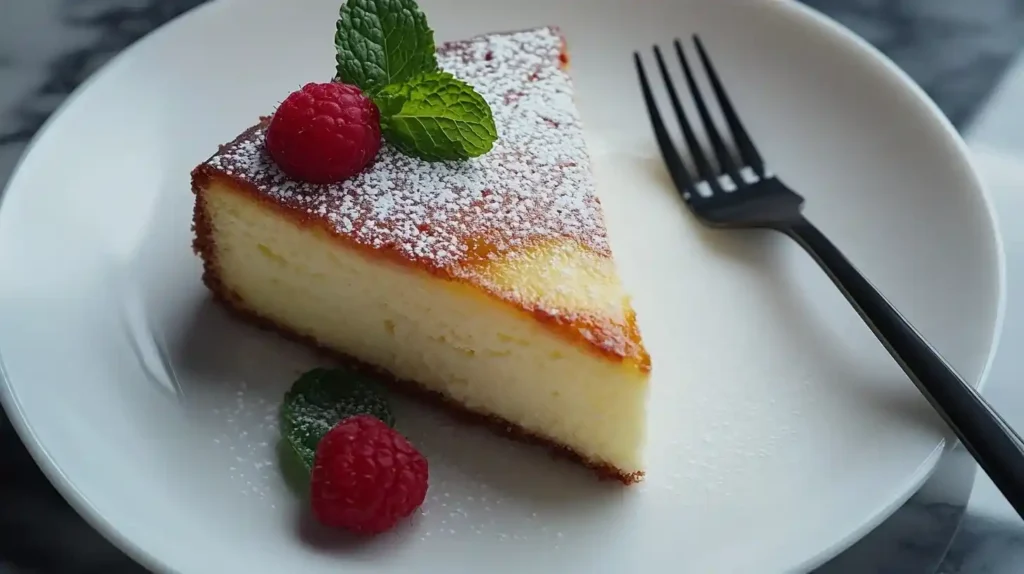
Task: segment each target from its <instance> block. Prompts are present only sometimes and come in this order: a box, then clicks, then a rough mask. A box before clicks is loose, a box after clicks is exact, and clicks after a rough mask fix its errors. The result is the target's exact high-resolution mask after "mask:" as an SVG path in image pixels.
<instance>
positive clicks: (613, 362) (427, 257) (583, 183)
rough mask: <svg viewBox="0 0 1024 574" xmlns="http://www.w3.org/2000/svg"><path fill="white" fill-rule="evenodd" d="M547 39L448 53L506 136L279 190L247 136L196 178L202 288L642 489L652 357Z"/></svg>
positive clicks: (557, 45)
mask: <svg viewBox="0 0 1024 574" xmlns="http://www.w3.org/2000/svg"><path fill="white" fill-rule="evenodd" d="M567 61H568V58H567V56H566V52H565V49H564V41H563V38H562V36H561V34H560V33H559V32H558V30H556V29H554V28H541V29H536V30H530V31H524V32H516V33H508V34H492V35H488V36H483V37H479V38H475V39H472V40H468V41H462V42H454V43H448V44H445V45H443V46H441V47H440V48H439V49H438V65H439V66H440V68H441V69H443V70H445V71H447V72H450V73H451V74H453V75H454V76H456V77H457V78H459V79H461V80H463V81H465V82H467V83H469V84H472V85H473V86H474V87H475V88H476V90H477V91H478V92H479V93H480V95H482V96H483V98H484V99H486V101H487V103H488V104H490V107H491V109H492V110H493V117H494V123H495V126H496V128H497V133H498V139H497V140H496V141H495V142H494V146H493V149H491V151H490V152H489V153H486V154H484V155H481V156H480V157H474V158H472V159H468V160H466V161H449V162H428V161H423V160H420V159H416V158H414V157H410V156H407V155H403V154H402V153H400V152H399V151H398V150H396V149H395V148H394V147H392V146H391V145H389V144H386V143H385V144H384V145H383V147H381V149H380V152H379V155H378V156H377V158H376V160H375V162H374V163H373V164H372V165H370V166H369V167H368V168H366V169H365V170H364V171H363V172H362V173H360V174H358V175H356V176H355V177H353V178H351V179H348V180H345V181H342V182H340V183H337V184H327V185H323V184H321V185H316V184H308V183H303V182H299V181H296V180H294V179H291V178H289V177H287V176H286V175H285V174H284V173H283V172H282V171H281V170H280V169H279V168H278V167H277V166H276V164H275V163H274V161H273V160H272V159H271V158H270V157H269V156H268V154H267V152H266V150H265V147H264V134H265V132H266V125H267V123H266V122H265V121H264V122H261V123H260V124H258V125H256V126H254V127H252V128H250V129H248V130H246V131H245V132H243V133H242V134H241V135H240V136H238V137H237V138H236V139H235V140H234V141H232V142H230V143H228V144H227V145H225V146H222V148H221V149H220V151H219V152H218V153H217V154H216V155H214V156H213V157H212V158H210V159H209V160H208V161H206V162H205V163H203V164H201V165H200V166H198V167H197V168H196V169H195V170H194V172H193V174H192V186H193V191H194V192H195V194H196V203H195V214H194V227H195V234H196V237H195V245H194V247H195V250H196V252H197V253H198V254H199V256H200V257H201V258H202V260H203V266H204V273H203V281H204V282H205V284H206V285H207V286H208V287H209V289H210V290H211V291H212V292H213V294H214V295H215V296H216V297H217V298H218V299H219V300H220V301H222V302H224V303H225V304H227V305H228V306H229V307H231V308H233V309H234V310H236V311H238V312H240V313H241V314H242V315H243V316H245V317H248V318H250V319H253V320H255V321H257V322H259V323H261V324H263V325H269V326H272V327H274V328H276V329H277V330H279V331H281V332H283V333H285V334H287V335H289V336H292V337H294V338H297V339H300V340H302V341H306V342H308V343H309V344H311V345H315V346H317V347H320V348H323V349H327V350H330V351H333V352H335V353H336V354H338V355H340V356H342V357H345V358H348V359H350V360H353V361H355V362H357V363H358V364H361V365H367V366H372V367H374V368H376V369H378V370H380V371H383V372H384V373H386V374H387V375H389V377H388V378H390V379H393V380H392V383H393V386H394V388H395V389H399V390H404V391H408V392H411V393H414V394H418V395H419V396H422V397H425V398H430V399H436V400H439V402H440V403H442V404H444V405H446V406H448V407H451V408H453V409H455V410H457V411H460V412H462V413H464V414H470V415H474V416H473V417H471V418H475V419H477V420H480V421H489V422H492V423H494V424H493V425H492V426H493V428H494V429H496V430H498V431H500V432H503V433H506V434H509V435H511V436H515V437H518V438H523V439H529V440H534V441H539V442H542V443H545V444H548V445H550V446H553V447H556V448H557V449H558V450H560V451H563V452H566V453H568V454H571V455H572V456H573V457H574V458H576V459H578V460H579V461H581V462H583V463H584V464H586V465H588V466H590V467H592V468H594V469H595V470H597V471H599V472H600V473H602V474H604V475H610V476H613V477H616V478H618V479H620V480H621V481H622V482H624V483H627V484H628V483H633V482H635V481H637V480H639V479H640V478H641V477H642V476H643V472H644V466H643V458H642V453H643V447H644V437H645V427H646V398H647V386H648V376H649V372H650V360H649V358H648V355H647V352H646V350H645V349H644V346H643V344H642V342H641V338H640V333H639V330H638V328H637V324H636V320H635V315H634V312H633V309H632V307H631V306H630V302H629V298H628V296H627V294H626V293H625V291H624V290H623V287H622V284H621V282H620V280H619V278H618V275H617V273H616V269H615V265H614V261H613V258H612V253H611V250H610V248H609V244H608V239H607V234H606V230H605V224H604V220H603V215H602V212H601V205H600V203H599V201H598V199H597V197H596V196H595V192H594V181H593V176H592V173H591V167H590V159H589V157H588V154H587V151H586V144H585V142H584V138H583V130H582V127H581V123H580V117H579V114H578V112H577V110H576V107H575V103H574V101H573V88H572V83H571V80H570V77H569V75H568V73H567V72H566V69H565V68H566V64H567Z"/></svg>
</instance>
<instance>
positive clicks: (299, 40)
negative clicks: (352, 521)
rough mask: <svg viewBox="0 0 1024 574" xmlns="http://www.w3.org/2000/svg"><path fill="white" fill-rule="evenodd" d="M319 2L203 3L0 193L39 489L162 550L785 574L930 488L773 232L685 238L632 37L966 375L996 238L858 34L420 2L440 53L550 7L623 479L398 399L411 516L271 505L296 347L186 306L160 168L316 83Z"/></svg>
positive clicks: (973, 195)
mask: <svg viewBox="0 0 1024 574" xmlns="http://www.w3.org/2000/svg"><path fill="white" fill-rule="evenodd" d="M338 4H339V0H305V1H298V0H293V1H283V0H248V1H240V0H239V1H234V0H221V1H218V2H213V3H211V4H209V5H207V6H204V7H203V8H201V9H198V10H196V11H194V12H192V13H190V14H188V15H187V16H185V17H183V18H181V19H179V20H177V21H176V22H174V23H172V24H170V25H168V26H166V27H165V28H163V29H162V30H160V31H159V32H157V33H155V34H153V35H151V36H149V37H148V38H146V39H145V40H143V41H142V42H140V43H139V44H138V45H137V46H135V47H134V48H132V49H131V50H128V51H127V52H126V53H124V54H123V55H122V56H121V57H119V58H118V59H117V60H116V61H115V62H114V63H112V64H111V65H109V66H108V67H107V68H106V69H105V70H103V72H102V73H100V74H98V75H97V76H96V78H95V79H94V80H93V81H91V82H89V84H88V85H87V86H86V87H84V88H83V89H81V90H80V91H79V92H77V94H76V95H75V96H74V97H73V98H72V99H71V100H70V101H69V103H68V104H67V105H66V106H64V108H63V109H62V110H61V112H60V113H59V114H57V115H56V116H55V117H54V119H53V120H52V121H51V122H49V124H48V125H47V127H46V129H44V130H43V132H42V133H41V134H40V136H39V137H38V138H37V139H36V141H35V143H34V145H33V146H32V148H31V150H30V152H29V153H28V155H27V156H26V157H25V159H24V161H23V162H22V163H21V165H20V167H19V169H18V171H17V173H16V175H15V176H14V178H13V179H12V181H11V183H10V186H9V188H8V190H7V192H6V196H5V197H4V203H3V209H2V211H0V277H3V281H2V282H0V294H2V296H0V352H2V357H3V367H4V377H3V385H0V388H2V389H3V393H2V397H3V403H4V406H5V407H6V409H7V411H8V412H9V413H10V416H11V418H12V420H13V421H14V423H15V425H16V426H17V428H18V430H19V432H20V433H21V436H22V437H23V438H24V440H25V442H26V443H27V444H28V446H29V448H30V449H31V450H32V452H33V453H34V455H35V456H36V458H37V460H38V461H39V462H40V464H41V465H42V467H43V469H44V470H45V471H46V472H47V474H48V475H49V477H50V478H51V480H53V482H54V483H55V484H56V485H57V487H58V488H59V489H60V490H61V492H63V493H64V495H65V496H66V497H67V498H68V499H69V500H70V501H71V502H72V503H73V504H74V505H75V507H76V508H77V509H78V510H79V511H80V512H82V513H83V514H84V515H85V516H86V517H87V518H88V519H89V520H91V521H92V523H93V524H95V525H96V526H97V527H98V528H99V529H100V530H101V531H102V532H103V533H105V534H106V535H107V536H108V537H110V538H111V539H113V540H114V541H115V542H116V543H117V544H119V545H120V546H121V547H123V548H124V549H125V550H127V551H128V552H130V553H131V554H132V555H133V556H135V557H136V558H138V559H140V560H141V561H143V562H144V563H145V564H147V565H148V566H150V567H152V568H154V569H158V570H170V571H179V572H184V573H198V572H307V573H315V572H332V573H337V572H344V573H356V572H399V571H441V570H442V569H443V570H446V571H451V572H468V571H478V570H484V569H486V570H488V571H494V572H497V571H501V572H520V571H529V570H544V571H558V569H561V568H564V569H566V570H569V571H584V570H583V569H585V571H588V572H624V571H627V570H629V569H633V568H646V569H654V570H666V569H675V570H676V571H682V572H695V573H706V572H716V573H725V572H756V573H766V572H780V571H791V570H802V569H807V568H810V567H812V566H814V565H816V564H819V563H820V562H822V561H823V560H825V559H827V558H828V557H829V556H831V555H833V554H834V553H836V552H838V551H839V550H841V549H842V548H844V547H845V546H847V545H848V544H850V543H851V542H853V541H854V540H855V539H856V538H857V537H859V536H860V535H862V534H863V533H865V532H866V531H867V530H868V529H869V528H871V527H872V526H873V525H874V524H876V523H877V522H879V521H880V520H882V519H883V518H884V517H885V516H887V515H888V513H890V512H891V511H892V510H893V509H894V508H895V507H897V506H898V505H899V504H900V503H901V502H902V501H903V500H905V499H906V498H907V497H908V496H909V495H910V494H911V493H912V492H913V491H914V489H915V487H917V486H918V485H919V484H920V483H921V482H922V481H923V480H924V479H925V478H926V476H927V475H928V474H929V472H930V470H931V469H932V467H933V465H934V464H935V462H936V459H937V458H938V456H939V455H940V454H941V451H942V449H943V445H944V444H945V438H944V437H945V433H944V430H943V427H942V425H941V424H940V423H939V422H938V419H937V418H936V417H934V416H932V414H931V413H930V411H929V408H928V407H927V406H926V404H925V403H924V401H923V400H922V399H921V398H920V397H919V396H918V393H917V391H916V390H915V389H914V387H913V386H912V385H911V384H910V383H909V382H908V381H907V380H906V378H905V377H904V376H903V375H902V373H901V372H900V371H899V370H898V369H897V367H896V366H895V364H894V363H893V361H892V360H890V358H889V357H888V356H887V355H886V353H885V352H884V351H883V350H882V348H881V346H880V345H879V344H878V343H877V342H876V341H875V340H874V339H873V337H872V336H871V335H870V334H869V332H868V330H867V329H866V328H865V327H864V325H862V324H861V322H860V320H859V319H858V318H857V316H856V315H855V314H854V312H853V311H852V310H851V309H850V308H849V306H848V305H847V304H846V303H845V301H844V300H843V299H842V298H841V297H840V295H839V293H838V292H837V291H836V290H835V289H834V287H833V286H832V285H831V284H830V283H829V282H828V280H827V279H826V278H825V276H824V274H822V273H821V272H820V271H819V270H818V269H817V268H816V267H815V266H814V264H813V263H812V262H811V260H810V259H809V258H808V257H806V256H805V255H804V254H803V253H801V252H800V251H799V250H798V248H797V247H796V246H795V245H793V244H792V243H791V242H789V241H788V240H786V239H784V238H782V237H777V236H771V235H768V234H763V233H728V232H712V231H707V230H704V229H702V228H700V227H699V226H698V225H697V224H696V223H695V222H694V221H693V220H692V219H691V218H690V217H689V216H688V215H687V214H686V212H685V210H684V208H683V206H682V205H681V203H680V201H679V199H678V198H677V195H676V193H675V192H674V191H673V190H672V189H671V187H670V185H669V183H668V180H667V177H666V174H665V172H664V169H663V168H662V166H661V161H660V159H659V156H658V154H657V151H656V149H655V147H654V145H653V139H652V137H651V133H650V128H649V125H648V123H647V119H646V117H645V112H644V110H643V107H642V104H641V99H640V97H639V92H638V90H637V87H636V83H635V80H634V73H633V69H632V62H631V51H632V50H633V49H645V50H646V49H648V48H649V47H650V45H651V44H652V43H653V42H669V41H671V39H672V38H673V37H675V36H680V37H685V36H686V35H688V34H689V33H692V32H700V33H701V34H702V36H703V38H704V39H705V41H706V43H707V45H708V46H709V48H710V50H711V53H712V55H713V57H714V58H715V60H716V61H717V63H718V66H719V68H720V72H721V74H722V76H723V77H724V79H725V80H726V82H727V85H728V86H729V87H730V88H731V91H732V93H733V94H734V100H735V103H736V104H737V105H738V107H739V109H740V110H741V112H742V114H743V116H744V117H745V118H746V121H747V125H748V127H749V128H750V130H751V131H752V132H753V134H754V136H755V140H756V141H757V142H758V143H759V144H760V146H761V147H762V149H763V152H764V155H766V156H767V159H768V161H769V162H770V163H771V164H772V165H773V166H774V167H775V169H776V170H777V171H778V172H779V173H781V174H782V175H783V176H784V177H785V179H786V180H787V181H788V182H789V183H790V184H791V185H792V186H793V187H795V188H796V189H798V190H800V191H801V192H802V193H804V194H805V195H806V196H807V198H808V214H809V216H810V217H811V218H812V219H813V220H814V221H815V222H817V223H818V224H819V226H820V227H821V228H823V229H824V230H825V232H826V233H828V234H829V235H830V236H831V237H832V238H833V239H834V241H835V242H836V243H837V244H838V245H840V246H841V248H842V249H844V250H845V251H846V252H847V254H848V255H849V257H851V258H852V259H853V260H854V261H855V262H856V263H857V264H858V265H859V266H860V267H861V268H862V270H863V271H864V272H865V273H866V274H867V275H868V276H869V277H870V278H871V279H872V280H873V281H874V282H875V283H876V284H877V285H878V286H879V287H880V288H881V289H882V290H883V291H884V292H885V293H886V294H887V295H888V296H889V297H890V298H891V299H892V300H893V301H894V302H895V303H896V304H897V306H898V307H899V308H901V309H902V310H903V311H904V313H905V314H906V315H907V316H908V317H909V318H910V319H911V320H912V321H913V322H914V323H916V324H917V325H918V326H919V328H920V329H921V330H922V331H923V332H924V333H925V334H926V336H927V337H929V338H930V339H931V341H932V342H933V343H934V345H935V346H936V347H937V348H938V349H939V350H940V351H941V352H943V353H944V354H945V355H946V357H948V359H949V360H950V361H951V362H952V364H953V365H954V366H955V367H956V368H957V369H959V371H960V372H961V373H963V374H964V376H966V377H967V379H969V380H970V381H975V382H977V381H980V380H981V379H982V378H983V376H984V373H985V370H986V367H987V365H988V364H989V360H990V358H991V354H992V349H993V346H994V342H995V338H996V336H997V333H998V331H999V323H1000V317H1001V313H1002V293H1003V271H1002V252H1001V248H1000V243H999V238H998V234H997V232H996V230H995V228H994V223H993V217H992V214H991V212H990V208H989V204H988V202H987V199H986V196H985V195H984V193H983V192H982V189H981V188H980V186H979V183H978V180H977V178H976V176H975V174H974V173H973V172H972V170H971V167H970V165H969V164H968V160H967V159H966V156H965V153H964V147H963V144H962V143H961V141H960V140H959V139H958V138H957V136H956V135H955V133H954V131H953V130H952V129H951V127H950V126H949V124H948V123H947V122H946V121H945V120H943V119H942V118H941V117H940V114H939V113H938V111H937V110H936V109H935V107H934V106H933V105H932V104H930V103H929V102H927V101H926V99H925V98H924V97H923V96H922V94H921V92H920V91H919V90H918V89H917V88H915V87H914V86H912V85H911V84H910V82H908V80H907V79H906V78H905V77H904V76H902V75H901V74H900V73H899V72H898V71H897V70H896V69H895V68H894V67H893V66H892V65H891V64H890V63H888V62H887V61H886V60H884V59H883V58H881V57H880V56H879V55H878V54H877V53H875V52H874V51H872V50H871V49H870V48H869V47H867V46H866V45H865V44H864V43H863V42H861V41H859V40H857V39H856V38H854V37H853V36H852V35H850V34H849V33H848V32H846V31H844V30H843V29H841V28H839V27H838V26H836V25H834V24H831V23H830V22H828V21H826V20H825V19H823V18H821V17H819V16H816V15H814V14H812V13H811V12H810V11H808V10H806V9H804V8H801V7H799V6H797V5H795V4H789V3H777V2H759V3H753V2H740V1H738V0H737V1H731V2H726V1H715V0H705V1H691V2H677V1H674V0H633V1H632V2H630V3H627V2H625V1H622V2H618V1H611V0H596V1H591V2H580V1H579V0H519V1H516V2H509V1H500V0H486V1H485V0H478V1H476V2H456V1H455V0H423V7H424V8H425V10H426V12H427V14H428V16H429V18H430V21H431V23H432V25H433V27H434V28H435V29H436V30H437V33H438V37H439V38H440V39H454V38H459V37H463V36H469V35H474V34H478V33H483V32H486V31H492V30H511V29H518V28H526V27H531V26H535V25H543V24H548V23H554V24H559V25H561V26H562V27H563V28H564V30H565V32H566V33H567V35H568V38H569V41H570V48H571V50H572V54H573V58H574V59H573V74H574V76H575V78H576V81H577V87H578V91H579V94H578V95H579V103H580V106H581V110H582V113H583V115H584V118H585V121H586V123H587V126H588V131H587V133H588V137H589V139H590V143H591V146H592V148H593V154H594V156H595V161H596V164H597V171H598V177H599V179H600V182H599V186H600V191H601V195H602V199H603V201H604V203H605V206H606V210H607V215H608V219H609V226H610V228H611V233H612V236H613V246H614V248H615V250H616V251H617V254H618V256H619V258H620V261H621V268H622V272H623V275H624V278H625V281H626V283H627V285H628V287H629V288H630V290H631V291H632V292H633V293H634V294H635V299H636V307H637V311H638V314H639V318H640V323H641V326H642V329H643V333H644V336H645V340H646V342H647V344H648V347H649V350H650V352H651V354H652V355H653V361H654V366H655V375H654V381H653V397H652V401H651V429H650V436H651V439H650V447H649V460H650V464H649V471H648V479H647V481H646V482H644V483H643V484H641V485H639V486H636V487H635V488H630V489H623V488H620V487H618V486H616V485H611V484H607V483H598V482H597V481H595V480H593V478H592V476H591V475H590V474H589V473H587V472H586V471H583V470H581V469H578V468H576V467H575V466H573V465H571V464H568V463H564V462H561V461H554V460H551V459H550V458H549V457H548V456H547V455H546V454H545V453H543V452H540V451H538V450H536V449H533V448H529V447H523V446H519V445H516V444H512V443H508V442H505V441H503V440H501V439H498V438H495V437H492V436H491V435H490V434H488V433H486V432H484V431H480V430H477V429H474V428H467V427H464V426H461V425H459V424H456V423H453V422H450V421H449V420H448V419H446V418H445V417H444V416H443V415H439V414H437V413H433V412H430V411H427V410H424V409H422V408H420V407H417V406H415V405H409V404H405V403H400V404H399V406H398V420H399V427H400V429H401V430H402V431H403V432H404V433H405V434H407V435H408V436H409V437H410V438H411V439H412V440H413V441H414V442H415V443H416V444H418V445H419V446H420V447H421V449H422V450H423V451H424V453H425V454H426V455H427V457H428V458H429V460H430V462H431V470H432V476H431V479H432V482H431V487H430V492H429V495H428V501H427V503H426V505H425V507H424V509H423V512H422V514H421V515H419V516H418V517H417V518H416V519H415V520H413V521H411V522H410V523H408V524H406V525H405V526H403V527H402V528H400V529H398V530H397V531H394V532H392V533H389V534H388V535H385V536H382V537H380V538H379V539H376V540H374V541H372V542H369V543H365V544H356V543H352V542H351V541H348V540H347V539H346V538H345V537H343V536H338V535H335V534H333V533H327V532H324V531H322V530H319V529H318V528H316V527H314V526H312V525H310V524H309V523H308V522H306V521H304V520H303V519H302V518H301V513H300V503H299V502H297V501H296V500H294V499H293V498H292V496H291V495H290V494H289V493H288V491H287V490H286V489H285V488H284V486H283V483H282V481H281V479H280V478H279V475H278V473H277V469H276V467H275V462H274V461H275V457H274V453H273V443H274V438H275V435H274V429H273V425H272V424H271V423H270V422H269V421H273V419H274V413H275V408H276V403H277V401H278V400H279V398H280V396H281V394H282V392H283V391H284V389H285V388H286V387H287V386H288V385H289V384H290V382H291V380H292V379H293V377H294V375H295V374H296V373H297V372H298V371H300V370H302V369H304V368H306V367H309V366H312V365H314V364H315V361H316V359H314V358H313V357H312V356H311V355H310V354H308V353H306V352H305V351H304V350H302V349H300V348H297V347H296V346H293V345H291V344H289V343H286V342H284V341H282V340H280V339H278V338H277V337H276V336H274V335H271V334H268V333H265V332H261V331H258V330H256V329H253V328H250V327H248V326H246V325H243V324H240V323H238V322H235V321H234V320H232V319H230V318H229V317H227V316H226V315H225V314H224V313H223V312H222V311H221V310H220V309H219V308H217V307H215V306H214V305H212V304H211V303H210V302H209V300H208V297H207V293H206V291H205V290H204V288H203V287H202V286H201V284H200V281H199V273H200V266H199V262H198V261H197V259H196V258H195V257H194V256H193V255H192V253H191V252H190V245H189V242H190V238H191V232H190V230H189V224H190V217H191V208H192V195H191V194H190V193H189V179H188V178H189V170H190V168H192V166H193V165H195V164H196V163H198V162H199V161H201V160H203V159H204V158H206V157H207V156H208V155H209V154H211V153H212V152H213V151H214V150H215V149H216V146H217V145H218V144H219V143H221V142H225V141H227V140H229V139H231V138H232V137H233V136H234V135H235V133H236V132H238V131H239V130H241V129H242V128H244V127H246V126H248V125H249V124H251V123H252V122H253V121H254V119H255V118H256V117H257V116H258V115H260V114H264V113H267V112H269V111H271V110H272V109H273V107H274V105H275V104H276V102H278V101H280V100H281V99H282V98H283V97H284V96H285V95H286V94H287V93H288V92H289V91H291V90H293V89H295V88H296V87H298V86H299V85H301V84H302V83H304V82H306V81H312V80H322V79H325V78H328V77H329V76H330V75H331V74H332V72H333V47H332V32H333V26H334V21H335V15H336V11H337V9H338Z"/></svg>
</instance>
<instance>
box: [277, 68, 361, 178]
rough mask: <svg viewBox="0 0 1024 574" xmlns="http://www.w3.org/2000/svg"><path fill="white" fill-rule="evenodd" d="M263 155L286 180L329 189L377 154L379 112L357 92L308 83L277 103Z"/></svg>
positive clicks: (342, 86)
mask: <svg viewBox="0 0 1024 574" xmlns="http://www.w3.org/2000/svg"><path fill="white" fill-rule="evenodd" d="M266 146H267V152H268V153H270V157H272V158H274V162H276V163H277V165H278V166H279V167H280V168H281V170H282V171H283V172H284V173H286V174H287V175H289V176H291V177H293V178H295V179H298V180H301V181H305V182H308V183H335V182H338V181H341V180H344V179H347V178H350V177H352V176H353V175H355V174H357V173H359V172H360V171H362V170H363V168H365V167H366V166H367V165H369V163H370V162H371V161H373V158H374V157H376V156H377V152H378V151H379V150H380V111H379V110H378V109H377V105H376V104H374V103H373V101H372V100H370V98H368V97H366V95H364V94H363V92H362V91H360V89H359V88H357V87H355V86H350V85H348V84H341V83H337V82H330V83H325V84H316V83H310V84H306V85H305V86H303V87H302V89H300V90H298V91H297V92H292V93H291V94H289V95H288V97H287V98H285V99H284V101H283V102H281V105H280V106H278V108H277V111H276V112H275V113H274V117H273V118H272V119H271V120H270V125H269V126H268V128H267V136H266Z"/></svg>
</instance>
